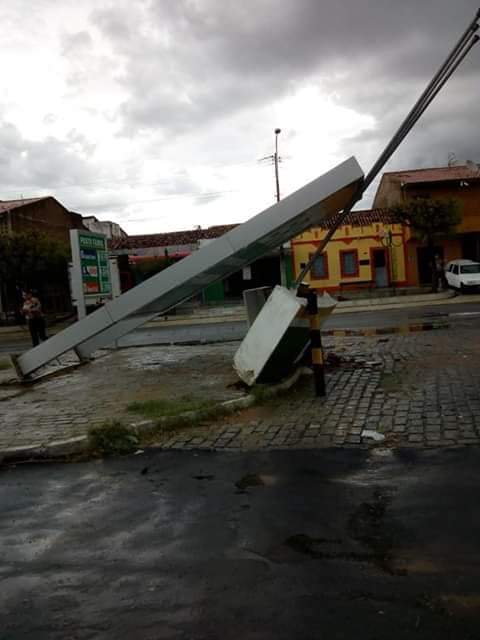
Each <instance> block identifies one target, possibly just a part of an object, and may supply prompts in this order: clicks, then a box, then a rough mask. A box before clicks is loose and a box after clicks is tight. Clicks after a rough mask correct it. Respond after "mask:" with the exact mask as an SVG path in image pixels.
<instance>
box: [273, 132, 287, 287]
mask: <svg viewBox="0 0 480 640" xmlns="http://www.w3.org/2000/svg"><path fill="white" fill-rule="evenodd" d="M280 133H282V130H281V129H279V128H278V127H277V128H276V129H275V153H274V154H273V162H274V164H275V184H276V187H277V192H276V195H277V202H280V180H279V176H278V136H279V134H280ZM279 254H280V256H279V257H280V284H281V285H282V287H286V286H287V265H286V259H285V251H284V250H283V245H281V246H280V251H279Z"/></svg>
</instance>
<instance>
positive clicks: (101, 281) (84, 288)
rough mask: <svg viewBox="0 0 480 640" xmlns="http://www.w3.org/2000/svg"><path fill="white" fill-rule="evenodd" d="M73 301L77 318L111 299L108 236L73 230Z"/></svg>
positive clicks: (71, 231)
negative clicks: (88, 309)
mask: <svg viewBox="0 0 480 640" xmlns="http://www.w3.org/2000/svg"><path fill="white" fill-rule="evenodd" d="M70 245H71V249H72V268H71V271H70V280H71V290H72V300H73V303H74V305H75V306H76V307H77V311H78V317H79V318H83V317H85V315H86V308H87V307H88V306H94V305H97V304H102V303H104V302H105V301H106V300H108V299H111V297H112V277H111V273H110V263H109V260H108V246H107V238H106V236H104V235H102V234H100V233H91V232H90V231H83V230H80V229H71V230H70Z"/></svg>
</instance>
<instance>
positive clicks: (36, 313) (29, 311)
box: [22, 291, 47, 347]
mask: <svg viewBox="0 0 480 640" xmlns="http://www.w3.org/2000/svg"><path fill="white" fill-rule="evenodd" d="M22 313H23V314H24V316H25V318H26V319H27V322H28V328H29V330H30V335H31V336H32V344H33V346H34V347H36V346H37V344H39V342H40V341H42V342H43V341H44V340H46V339H47V335H46V332H45V317H44V315H43V313H42V305H41V303H40V300H39V299H38V298H37V297H36V296H34V295H33V292H32V291H27V292H26V293H25V295H24V302H23V307H22Z"/></svg>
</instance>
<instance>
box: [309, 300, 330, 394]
mask: <svg viewBox="0 0 480 640" xmlns="http://www.w3.org/2000/svg"><path fill="white" fill-rule="evenodd" d="M307 312H308V317H309V320H310V349H311V353H312V368H313V380H314V383H315V395H316V396H320V397H323V396H325V395H326V393H327V392H326V389H325V369H324V364H323V349H322V334H321V332H320V317H319V315H318V300H317V293H316V291H309V292H308V293H307Z"/></svg>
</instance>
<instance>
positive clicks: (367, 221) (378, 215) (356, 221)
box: [317, 209, 397, 229]
mask: <svg viewBox="0 0 480 640" xmlns="http://www.w3.org/2000/svg"><path fill="white" fill-rule="evenodd" d="M340 215H341V213H336V214H335V215H333V216H330V217H329V218H326V219H324V220H322V222H321V223H320V224H319V225H317V226H318V227H320V228H321V229H330V228H331V227H333V225H334V224H335V223H336V221H337V220H338V218H339V216H340ZM396 222H397V220H396V219H395V217H394V215H393V214H392V213H391V212H390V211H389V210H388V209H366V210H362V211H352V212H351V213H349V214H348V216H347V217H346V218H345V220H344V221H343V222H342V225H347V224H349V225H352V226H353V227H368V226H370V225H371V224H378V223H382V224H395V223H396Z"/></svg>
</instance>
